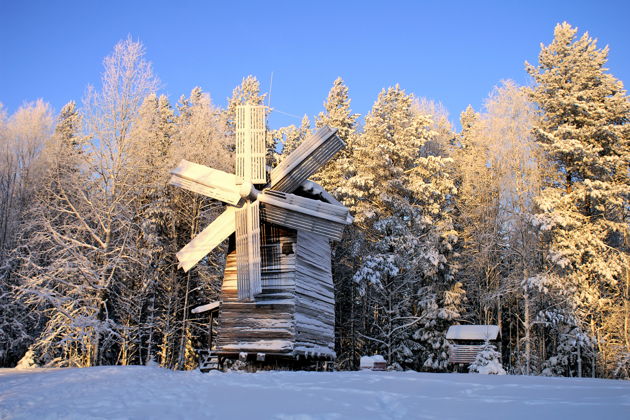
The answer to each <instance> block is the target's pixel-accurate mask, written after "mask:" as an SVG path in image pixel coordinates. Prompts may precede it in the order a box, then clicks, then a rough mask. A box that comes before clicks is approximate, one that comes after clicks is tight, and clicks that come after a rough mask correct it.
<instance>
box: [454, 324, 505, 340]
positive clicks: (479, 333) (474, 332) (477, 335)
mask: <svg viewBox="0 0 630 420" xmlns="http://www.w3.org/2000/svg"><path fill="white" fill-rule="evenodd" d="M498 336H499V327H498V326H497V325H451V326H450V327H449V328H448V331H447V332H446V339H447V340H496V339H497V337H498Z"/></svg>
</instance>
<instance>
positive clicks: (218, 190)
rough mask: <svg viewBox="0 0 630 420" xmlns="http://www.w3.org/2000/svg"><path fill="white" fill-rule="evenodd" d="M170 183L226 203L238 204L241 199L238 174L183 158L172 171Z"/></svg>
mask: <svg viewBox="0 0 630 420" xmlns="http://www.w3.org/2000/svg"><path fill="white" fill-rule="evenodd" d="M171 174H172V176H171V179H170V181H169V183H170V184H171V185H175V186H177V187H181V188H184V189H187V190H189V191H192V192H196V193H198V194H202V195H205V196H207V197H211V198H216V199H217V200H221V201H223V202H225V203H228V204H232V205H236V204H237V203H238V202H239V201H240V199H241V195H240V194H239V190H238V186H237V185H236V176H234V175H232V174H228V173H227V172H223V171H219V170H217V169H212V168H208V167H207V166H203V165H199V164H197V163H193V162H189V161H187V160H185V159H182V161H181V162H179V165H177V167H176V168H175V169H173V170H172V171H171Z"/></svg>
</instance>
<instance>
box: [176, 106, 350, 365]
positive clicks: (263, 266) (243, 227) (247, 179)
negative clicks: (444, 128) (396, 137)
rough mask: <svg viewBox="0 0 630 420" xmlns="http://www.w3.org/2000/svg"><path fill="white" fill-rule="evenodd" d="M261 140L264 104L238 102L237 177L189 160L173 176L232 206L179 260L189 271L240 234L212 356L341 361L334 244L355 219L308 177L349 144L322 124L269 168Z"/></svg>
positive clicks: (227, 274)
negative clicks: (332, 261)
mask: <svg viewBox="0 0 630 420" xmlns="http://www.w3.org/2000/svg"><path fill="white" fill-rule="evenodd" d="M265 136H266V129H265V108H264V107H263V106H251V105H246V106H240V107H238V108H237V115H236V174H235V175H232V174H228V173H225V172H222V171H219V170H215V169H211V168H208V167H205V166H202V165H198V164H195V163H191V162H188V161H185V160H182V161H181V162H180V164H179V165H178V166H177V168H175V169H174V170H173V171H172V172H171V173H172V177H171V180H170V183H171V184H172V185H176V186H179V187H182V188H185V189H188V190H190V191H194V192H197V193H200V194H203V195H206V196H208V197H212V198H215V199H217V200H221V201H223V202H225V203H227V204H228V207H227V208H226V210H225V211H224V212H223V213H222V214H221V215H220V216H219V217H218V218H217V219H216V220H215V221H214V222H212V223H211V224H210V225H209V226H208V227H206V228H205V229H204V230H203V231H202V232H201V233H199V234H198V235H197V236H196V237H195V238H194V239H193V240H192V241H191V242H190V243H189V244H188V245H186V246H185V247H184V248H183V249H182V250H180V251H179V252H178V253H177V258H178V260H179V264H180V267H181V268H183V269H184V270H185V271H188V270H190V268H192V267H193V266H194V265H195V264H197V262H199V261H200V260H201V259H202V258H204V257H205V256H206V255H207V254H208V253H209V252H210V251H212V250H213V249H214V248H215V247H216V246H218V245H219V244H220V243H221V242H223V241H224V240H225V239H227V238H228V237H231V235H233V234H234V233H235V241H231V243H232V244H235V249H229V250H228V256H227V261H226V266H225V274H224V279H223V285H222V288H221V305H220V311H219V320H218V331H217V340H216V346H215V348H214V349H213V354H214V355H217V356H218V357H228V358H234V357H240V358H241V359H242V358H247V357H251V358H254V357H255V358H256V359H257V360H265V359H266V358H269V357H270V356H271V357H280V358H285V359H286V358H289V359H305V358H316V359H328V360H330V359H333V358H334V357H335V352H334V294H333V285H332V275H331V268H330V267H331V264H330V259H331V251H330V240H339V239H341V235H342V233H343V229H344V225H346V224H348V223H351V221H352V218H351V217H350V215H349V213H348V209H346V208H345V207H343V206H342V205H341V204H340V203H339V202H337V201H336V200H335V199H334V198H332V196H330V194H328V193H327V192H326V191H324V190H323V189H322V188H321V187H320V186H319V185H317V184H315V183H313V182H311V181H308V180H307V178H308V177H309V176H311V175H313V174H314V173H315V172H316V171H317V170H318V169H320V168H321V167H322V166H324V165H325V164H326V162H328V160H330V159H331V158H332V157H333V155H334V154H335V153H337V152H338V151H339V150H341V149H342V148H343V147H344V146H345V143H344V142H343V141H342V140H341V139H340V138H339V137H338V136H337V135H336V130H333V129H331V128H329V127H323V128H321V129H319V130H318V131H317V132H316V133H315V134H313V135H311V136H310V137H308V138H307V139H305V140H304V141H303V142H302V143H301V144H300V145H299V146H298V147H297V148H296V149H295V150H294V151H293V152H292V153H291V154H289V155H288V156H287V157H286V158H285V159H284V160H283V161H282V163H281V164H279V165H278V166H277V167H276V168H275V169H273V170H271V172H270V173H268V168H267V167H266V165H265V152H266V147H265ZM233 238H234V237H233ZM230 248H234V247H233V246H231V247H230Z"/></svg>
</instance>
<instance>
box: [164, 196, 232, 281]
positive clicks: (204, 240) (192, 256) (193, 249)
mask: <svg viewBox="0 0 630 420" xmlns="http://www.w3.org/2000/svg"><path fill="white" fill-rule="evenodd" d="M234 210H235V209H234V207H228V208H227V209H225V211H224V212H223V213H221V215H220V216H219V217H217V218H216V219H215V220H214V222H212V223H210V224H209V225H208V226H207V227H206V228H205V229H204V230H202V231H201V232H200V233H199V234H198V235H197V236H195V237H194V238H193V240H192V241H190V242H189V243H188V244H187V245H186V246H185V247H183V248H182V249H181V250H180V251H179V252H178V253H177V254H175V255H176V256H177V259H178V260H179V267H180V268H183V269H184V271H188V270H190V269H191V268H192V267H193V266H194V265H195V264H197V263H198V262H199V261H200V260H201V259H202V258H203V257H205V256H206V255H207V254H208V253H209V252H210V251H212V250H213V249H214V248H215V247H216V246H218V245H219V244H220V243H221V242H223V241H224V240H225V239H227V237H228V236H230V235H231V234H232V233H233V232H234V229H235V224H234Z"/></svg>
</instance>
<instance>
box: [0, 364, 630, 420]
mask: <svg viewBox="0 0 630 420" xmlns="http://www.w3.org/2000/svg"><path fill="white" fill-rule="evenodd" d="M481 418H483V419H489V418H492V419H528V420H542V419H558V420H561V419H571V420H576V419H596V420H604V419H630V382H626V381H612V380H599V379H568V378H542V377H526V376H487V375H476V374H430V373H415V372H336V373H317V372H262V373H255V374H248V373H219V372H213V373H209V374H202V373H200V372H173V371H169V370H164V369H160V368H156V367H141V366H136V367H95V368H87V369H28V370H15V369H0V419H3V420H4V419H300V420H306V419H481Z"/></svg>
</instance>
